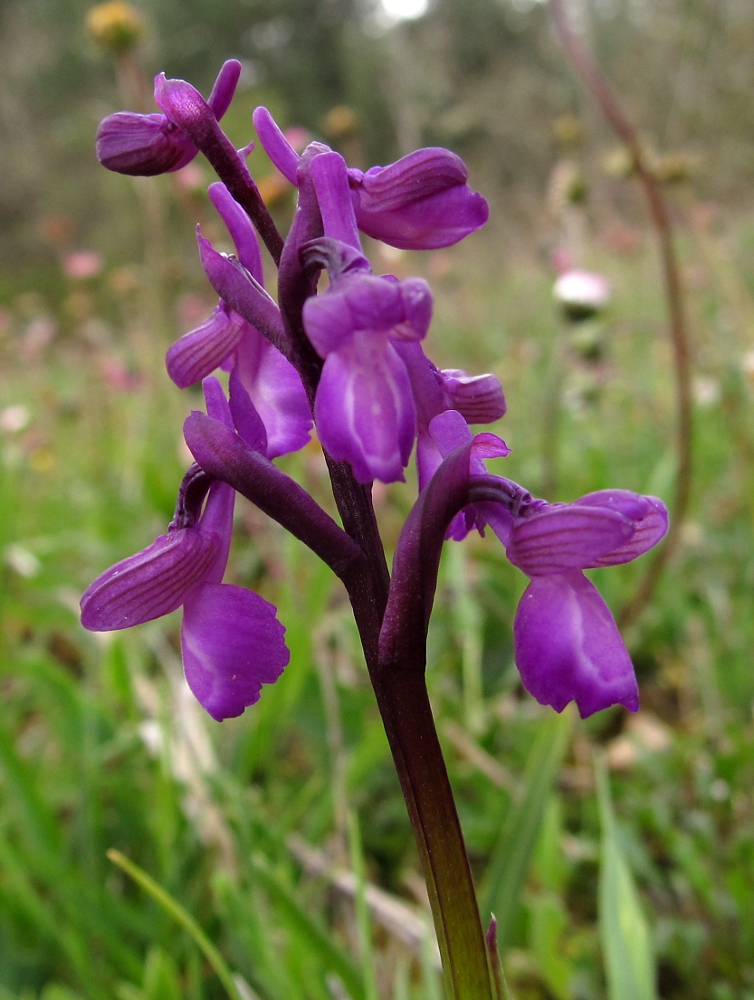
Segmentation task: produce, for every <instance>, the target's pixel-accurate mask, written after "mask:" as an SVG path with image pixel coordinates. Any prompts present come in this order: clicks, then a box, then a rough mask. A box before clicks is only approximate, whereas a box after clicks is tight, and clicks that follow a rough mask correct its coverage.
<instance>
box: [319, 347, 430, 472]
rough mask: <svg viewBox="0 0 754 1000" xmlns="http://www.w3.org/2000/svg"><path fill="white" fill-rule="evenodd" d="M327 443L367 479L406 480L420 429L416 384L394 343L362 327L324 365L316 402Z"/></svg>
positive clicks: (332, 452)
mask: <svg viewBox="0 0 754 1000" xmlns="http://www.w3.org/2000/svg"><path fill="white" fill-rule="evenodd" d="M314 419H315V423H316V425H317V433H318V434H319V439H320V441H321V442H322V447H323V448H324V449H325V450H326V451H327V452H328V453H329V454H330V455H331V456H332V458H334V459H335V460H336V461H346V462H350V463H351V466H352V467H353V471H354V475H355V476H356V478H357V479H358V481H359V482H361V483H368V482H370V481H371V480H372V479H379V480H380V481H381V482H383V483H392V482H396V481H401V482H402V481H403V478H404V477H403V467H404V466H405V465H406V463H407V462H408V459H409V456H410V455H411V448H412V446H413V441H414V434H415V432H416V411H415V409H414V402H413V398H412V396H411V385H410V383H409V380H408V375H407V373H406V366H405V365H404V364H403V362H402V361H401V359H400V358H399V357H398V354H397V353H396V352H395V350H394V348H393V347H392V346H391V345H390V344H389V343H386V342H385V340H384V339H382V340H380V339H379V338H377V337H375V336H372V335H370V334H365V333H362V332H357V333H355V334H354V336H353V338H352V340H351V341H350V342H349V343H348V344H347V345H346V346H345V347H343V348H342V349H341V350H339V351H335V352H333V353H332V354H330V355H329V356H328V358H327V360H326V361H325V365H324V368H323V369H322V378H321V380H320V383H319V386H318V388H317V397H316V400H315V404H314Z"/></svg>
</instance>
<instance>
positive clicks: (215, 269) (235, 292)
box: [197, 230, 287, 348]
mask: <svg viewBox="0 0 754 1000" xmlns="http://www.w3.org/2000/svg"><path fill="white" fill-rule="evenodd" d="M197 240H198V243H199V258H200V260H201V262H202V267H203V268H204V273H205V274H206V275H207V278H208V279H209V283H210V284H211V285H212V287H213V288H214V289H215V291H216V292H217V294H218V295H219V296H220V298H221V299H222V300H223V301H224V302H225V303H226V305H227V306H229V307H230V308H231V309H233V310H235V312H237V313H239V315H241V316H243V318H244V319H245V320H247V321H248V322H249V323H251V324H252V326H254V327H256V328H257V330H259V331H260V333H262V334H264V336H265V337H267V339H268V340H270V341H271V342H272V343H273V344H275V346H276V347H278V348H280V347H282V346H283V345H285V344H286V343H287V336H286V333H285V331H284V329H283V321H282V319H281V318H280V310H279V309H278V307H277V305H276V303H275V302H274V301H273V299H272V298H271V297H270V296H269V295H268V294H267V292H266V291H265V290H264V289H263V288H262V286H261V285H260V284H259V282H258V281H255V279H254V278H252V277H251V275H250V274H249V273H248V272H247V271H246V270H245V269H244V268H243V267H242V265H241V264H239V263H238V262H236V261H233V260H230V259H229V258H228V257H225V256H223V254H220V253H218V252H217V251H216V250H215V249H213V247H212V244H211V243H210V242H209V240H206V239H205V238H204V237H203V236H202V235H201V233H200V232H198V230H197Z"/></svg>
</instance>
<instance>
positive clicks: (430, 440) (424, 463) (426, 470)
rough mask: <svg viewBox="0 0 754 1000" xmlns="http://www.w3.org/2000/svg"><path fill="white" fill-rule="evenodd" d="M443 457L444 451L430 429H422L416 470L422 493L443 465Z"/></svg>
mask: <svg viewBox="0 0 754 1000" xmlns="http://www.w3.org/2000/svg"><path fill="white" fill-rule="evenodd" d="M442 459H443V455H442V452H441V451H440V449H439V447H438V446H437V442H436V441H435V439H434V437H433V436H432V435H431V434H430V433H429V431H427V430H420V431H419V436H418V438H417V440H416V472H417V478H418V481H419V482H418V485H419V492H420V493H421V491H422V490H423V489H424V487H425V486H426V485H427V483H428V482H429V481H430V479H431V478H432V476H434V474H435V472H436V471H437V470H438V469H439V468H440V466H441V465H442Z"/></svg>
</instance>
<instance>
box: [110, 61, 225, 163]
mask: <svg viewBox="0 0 754 1000" xmlns="http://www.w3.org/2000/svg"><path fill="white" fill-rule="evenodd" d="M240 75H241V63H240V62H238V60H237V59H229V60H228V61H227V62H225V63H223V66H222V68H221V69H220V72H219V73H218V75H217V79H216V80H215V85H214V87H213V88H212V93H211V94H210V96H209V100H208V101H207V106H208V109H209V111H210V113H211V114H212V116H213V117H214V118H215V119H217V120H219V119H220V118H222V117H223V115H224V114H225V112H226V111H227V110H228V108H229V107H230V102H231V101H232V100H233V95H234V93H235V90H236V86H237V84H238V78H239V76H240ZM165 82H166V81H165V74H164V73H161V74H160V75H159V76H158V77H156V78H155V102H156V103H157V105H158V106H159V107H160V109H161V110H162V112H163V114H151V115H140V114H135V113H133V112H130V111H118V112H117V113H116V114H114V115H109V116H108V117H107V118H105V119H104V121H103V122H102V123H101V124H100V126H99V128H98V129H97V159H98V160H99V161H100V163H101V164H102V165H103V166H104V167H107V169H108V170H114V171H116V172H117V173H119V174H130V175H131V176H134V177H152V176H154V175H155V174H164V173H170V172H171V171H173V170H180V169H181V167H185V166H186V164H187V163H190V162H191V161H192V160H193V159H194V157H195V156H196V154H197V153H198V152H199V150H198V149H197V147H196V146H195V145H194V143H193V142H192V140H191V139H190V138H189V137H188V135H186V133H185V132H184V131H183V129H182V128H180V127H179V125H178V124H177V123H176V120H175V115H174V114H173V113H171V109H170V106H169V104H168V103H167V101H166V98H165V95H164V88H165ZM175 82H180V83H182V84H183V85H184V86H185V87H189V86H190V85H189V84H187V83H184V81H175ZM191 89H192V90H193V87H192V88H191Z"/></svg>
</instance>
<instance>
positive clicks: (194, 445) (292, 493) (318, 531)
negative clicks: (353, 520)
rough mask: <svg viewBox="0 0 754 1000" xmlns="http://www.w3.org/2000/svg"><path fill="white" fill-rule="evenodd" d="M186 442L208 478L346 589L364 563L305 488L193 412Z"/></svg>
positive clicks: (216, 422)
mask: <svg viewBox="0 0 754 1000" xmlns="http://www.w3.org/2000/svg"><path fill="white" fill-rule="evenodd" d="M184 434H185V437H186V443H187V444H188V446H189V448H190V450H191V453H192V454H193V456H194V458H195V459H196V461H197V462H198V463H199V465H200V466H201V467H202V469H203V470H204V472H205V473H207V475H208V476H212V477H214V478H216V479H220V480H222V481H223V482H224V483H228V485H229V486H232V487H233V489H234V490H236V491H237V492H238V493H240V494H242V496H245V497H246V498H247V500H250V501H251V502H252V503H253V504H255V506H257V507H258V508H259V509H260V510H261V511H263V512H264V513H265V514H267V515H269V516H270V517H272V518H274V520H276V521H277V522H278V523H279V524H282V526H283V527H284V528H285V529H286V530H287V531H290V533H291V534H292V535H294V536H295V537H296V538H298V539H299V540H300V541H302V542H303V543H304V544H305V545H308V546H309V548H310V549H311V550H312V551H313V552H315V553H316V554H317V555H318V556H319V557H320V559H322V560H323V561H324V562H326V563H327V565H328V566H329V567H330V568H331V569H332V571H333V572H334V573H335V574H336V575H337V576H338V577H340V578H341V579H342V580H343V581H344V582H345V583H346V585H348V583H349V581H350V580H351V579H352V578H353V577H354V573H355V571H356V569H357V568H358V567H363V565H364V562H365V559H364V556H363V553H362V551H361V549H360V548H359V546H358V545H356V544H355V543H354V541H353V539H352V538H350V537H349V536H348V535H347V534H346V533H345V532H344V531H343V529H342V528H341V527H339V526H338V525H337V524H336V523H335V521H333V519H332V518H331V517H330V515H329V514H327V513H326V512H325V511H324V510H322V508H321V507H320V506H319V504H318V503H317V502H316V500H314V499H313V497H311V496H310V495H309V494H308V493H307V492H306V490H305V489H303V487H301V486H299V484H298V483H297V482H296V481H295V480H294V479H291V478H290V476H286V474H285V473H284V472H281V471H280V469H278V468H277V466H275V465H273V464H272V462H270V461H269V460H268V459H266V458H264V456H263V455H260V454H259V453H258V452H256V451H252V449H251V448H249V446H248V445H247V444H246V443H245V442H244V441H243V440H242V439H241V438H240V437H239V436H238V434H235V433H234V432H233V431H232V430H231V429H230V428H229V427H226V426H225V425H224V424H222V423H220V421H219V420H214V419H213V418H212V417H208V416H207V415H206V414H205V413H201V412H199V411H194V412H193V413H192V414H191V415H190V416H189V417H187V419H186V422H185V424H184Z"/></svg>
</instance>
